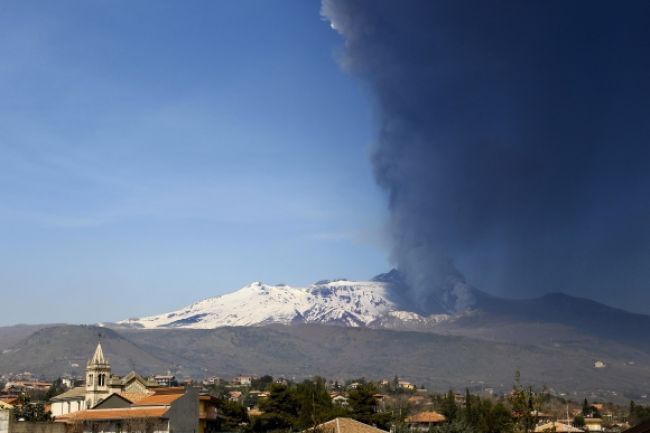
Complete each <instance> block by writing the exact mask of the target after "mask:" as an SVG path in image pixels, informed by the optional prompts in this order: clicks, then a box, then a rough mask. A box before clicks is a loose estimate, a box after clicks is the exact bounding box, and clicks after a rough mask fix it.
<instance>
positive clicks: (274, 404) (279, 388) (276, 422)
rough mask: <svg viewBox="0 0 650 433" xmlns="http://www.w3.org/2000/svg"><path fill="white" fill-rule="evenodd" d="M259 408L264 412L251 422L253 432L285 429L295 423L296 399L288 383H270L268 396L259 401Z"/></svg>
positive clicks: (296, 418) (296, 419) (296, 417)
mask: <svg viewBox="0 0 650 433" xmlns="http://www.w3.org/2000/svg"><path fill="white" fill-rule="evenodd" d="M260 409H261V410H262V411H263V412H264V413H263V414H262V415H261V416H259V417H257V418H255V421H254V422H253V431H255V432H269V431H279V430H287V429H291V428H293V427H294V426H295V425H296V424H297V421H298V401H297V399H296V395H295V393H294V392H293V391H292V389H291V388H290V387H289V385H284V384H278V383H274V384H273V385H271V388H270V392H269V397H268V398H266V399H264V400H262V401H260Z"/></svg>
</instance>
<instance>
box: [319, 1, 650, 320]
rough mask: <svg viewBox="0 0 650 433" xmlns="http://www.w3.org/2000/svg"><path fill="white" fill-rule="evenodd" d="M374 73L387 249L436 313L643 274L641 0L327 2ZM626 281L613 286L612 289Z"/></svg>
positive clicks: (644, 53)
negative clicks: (484, 297)
mask: <svg viewBox="0 0 650 433" xmlns="http://www.w3.org/2000/svg"><path fill="white" fill-rule="evenodd" d="M322 12H323V15H324V16H325V17H326V18H327V19H328V20H330V22H331V23H332V27H333V28H335V29H336V30H337V31H338V32H339V33H340V34H341V35H343V37H344V38H345V41H346V51H345V55H344V57H343V59H342V66H343V67H344V68H345V69H346V70H347V71H350V72H351V73H353V74H355V75H356V76H359V77H360V78H361V79H362V80H364V81H365V82H366V83H368V84H369V86H370V89H371V90H372V93H373V95H374V97H375V98H376V105H377V117H378V126H379V131H378V136H377V143H376V147H375V148H374V151H373V157H372V162H373V166H374V171H375V176H376V179H377V182H378V183H379V185H381V187H383V188H384V189H385V190H386V191H387V193H388V197H389V208H390V212H391V236H392V242H393V248H392V256H391V257H392V260H393V261H394V262H395V264H396V265H397V267H398V268H399V270H400V271H401V272H402V274H403V275H404V277H405V279H406V281H407V283H408V284H407V286H408V287H409V289H407V290H408V295H409V297H410V298H411V299H412V300H413V301H414V302H418V303H424V304H426V305H427V308H429V309H431V310H436V309H438V310H447V311H448V310H457V309H463V308H466V307H467V306H469V305H471V304H472V303H473V302H474V300H473V295H472V292H471V290H470V289H468V288H467V287H468V286H467V284H465V280H464V278H463V276H462V275H461V273H460V272H459V271H458V270H457V269H456V267H458V269H462V270H463V272H464V273H465V274H466V276H467V278H468V280H469V282H471V283H472V284H475V285H477V286H479V287H481V288H484V289H486V290H488V291H491V292H494V293H499V294H503V295H515V296H529V295H534V294H538V293H542V292H548V291H559V290H569V291H573V292H574V293H577V294H585V295H587V294H588V295H590V296H595V297H596V298H598V297H601V298H602V297H604V296H608V294H609V293H611V290H612V289H613V288H617V289H619V290H620V292H619V296H621V297H625V296H628V295H629V296H630V297H632V295H633V294H635V293H636V294H639V293H643V292H644V290H646V289H647V288H648V287H649V285H650V265H649V264H650V248H649V246H650V223H649V221H650V199H648V197H649V196H650V176H649V175H648V173H649V172H650V169H649V168H648V167H649V165H648V164H649V163H648V161H649V160H650V159H649V158H648V157H649V156H650V146H649V145H648V143H650V116H649V115H650V80H648V79H647V73H648V71H650V55H648V47H650V30H648V29H649V28H650V27H649V26H647V23H646V20H647V17H648V16H650V2H645V1H630V2H623V3H617V4H616V5H614V4H612V3H611V2H598V1H596V2H580V1H577V2H544V1H538V2H533V1H531V2H522V1H519V0H512V1H498V2H475V1H472V2H465V1H462V0H449V1H430V0H422V1H417V0H409V1H405V2H398V1H390V0H385V1H382V0H372V1H371V0H324V2H323V6H322ZM621 289H622V290H621Z"/></svg>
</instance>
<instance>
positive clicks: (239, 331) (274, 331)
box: [0, 324, 650, 400]
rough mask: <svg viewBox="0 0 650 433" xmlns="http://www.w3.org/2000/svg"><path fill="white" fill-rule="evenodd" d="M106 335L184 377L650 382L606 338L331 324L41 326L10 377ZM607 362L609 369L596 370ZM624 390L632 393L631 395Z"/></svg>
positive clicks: (500, 386)
mask: <svg viewBox="0 0 650 433" xmlns="http://www.w3.org/2000/svg"><path fill="white" fill-rule="evenodd" d="M99 331H101V332H102V333H103V337H102V344H103V346H104V348H105V351H106V356H107V358H108V359H109V360H110V362H111V364H112V366H113V370H114V372H116V373H117V374H125V373H126V372H128V371H129V370H131V369H135V370H136V371H138V372H140V373H142V374H154V373H162V372H166V371H167V370H171V371H172V372H173V373H174V374H176V375H178V376H179V377H194V378H202V377H206V376H211V375H217V376H221V377H225V378H229V377H231V376H233V375H236V374H240V373H248V374H256V375H262V374H272V375H274V376H284V377H287V378H295V379H296V380H301V379H302V378H305V377H309V376H313V375H316V374H318V375H323V376H325V377H328V378H331V379H345V378H354V377H360V376H365V377H367V378H372V379H380V378H386V377H389V378H390V377H393V376H394V375H395V374H398V375H400V376H402V377H404V378H406V379H408V380H410V381H412V382H414V383H416V384H418V385H420V384H426V385H427V386H428V387H429V388H430V389H435V390H438V391H445V390H447V389H449V388H454V389H457V390H462V389H464V388H465V387H469V388H470V389H473V390H480V389H484V388H488V387H489V388H494V389H495V390H497V391H501V392H507V391H508V390H509V388H510V387H511V385H512V381H513V377H514V374H515V371H516V370H517V369H519V370H520V371H521V373H522V377H523V379H524V380H525V382H526V383H532V384H535V385H539V386H541V385H544V384H545V385H548V386H549V387H550V388H551V389H552V390H554V391H555V392H557V393H562V392H564V393H573V392H576V393H577V394H575V396H576V398H577V397H581V396H589V395H591V394H592V393H594V394H595V395H597V396H599V397H600V398H603V399H619V400H620V399H622V398H635V399H636V398H639V396H640V395H641V394H643V393H646V392H647V390H648V389H649V388H650V355H649V354H648V353H645V352H640V351H637V350H634V349H633V348H629V347H619V348H617V349H616V350H612V348H613V347H614V346H613V345H611V344H602V342H600V341H596V340H594V341H588V342H580V341H576V342H574V343H573V344H571V345H570V346H569V345H560V346H555V345H533V344H527V345H526V344H505V343H495V342H488V341H482V340H478V339H473V338H466V337H455V336H443V335H437V334H433V333H423V332H396V331H389V330H378V329H367V328H348V327H336V326H325V325H302V324H298V325H293V326H280V325H270V326H262V327H234V328H232V327H222V328H217V329H198V330H195V329H154V330H145V329H135V328H130V329H129V328H125V329H122V330H120V331H118V332H114V331H111V330H105V329H102V328H96V327H84V326H61V327H54V328H48V329H46V330H42V331H39V332H37V333H35V334H34V335H33V336H31V337H28V338H27V339H25V340H23V341H22V342H20V343H18V344H17V345H15V346H14V351H13V352H11V353H5V354H0V373H4V372H10V371H24V370H25V369H27V370H29V371H32V372H33V373H36V374H39V375H44V376H45V377H48V378H54V377H57V376H59V375H61V374H64V373H66V372H71V371H70V364H71V362H73V363H76V364H79V369H78V371H77V374H79V373H80V372H81V371H83V368H84V367H85V363H86V361H87V359H88V357H90V356H91V354H92V351H93V350H94V346H95V344H96V342H97V332H99ZM595 361H602V362H603V363H604V365H605V367H604V368H596V367H595V365H594V363H595ZM623 396H624V397H623Z"/></svg>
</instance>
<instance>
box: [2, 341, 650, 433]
mask: <svg viewBox="0 0 650 433" xmlns="http://www.w3.org/2000/svg"><path fill="white" fill-rule="evenodd" d="M91 350H92V348H89V355H90V358H89V360H88V363H87V365H86V368H85V377H83V378H82V377H73V376H71V375H62V376H61V377H58V378H45V377H39V376H37V375H34V374H31V373H29V372H19V373H11V374H6V375H3V376H2V377H1V378H0V381H1V382H2V383H1V384H0V385H1V389H2V395H0V433H32V432H33V433H136V432H142V433H215V432H240V433H263V432H322V433H383V432H393V433H437V432H440V433H454V432H468V433H499V432H504V433H505V432H512V433H515V432H525V433H528V432H556V433H563V432H566V433H580V432H630V433H641V432H646V431H650V407H647V406H644V405H640V404H635V402H634V401H630V402H629V405H621V404H615V403H611V402H604V401H589V400H588V399H584V400H583V401H571V400H569V399H566V398H564V397H562V396H557V395H552V394H551V393H549V392H548V391H547V390H546V389H544V388H539V387H533V386H530V385H527V384H526V381H525V378H522V377H520V374H519V372H518V371H515V372H513V381H512V388H511V389H510V390H509V391H508V392H505V393H498V392H495V391H494V390H493V389H489V388H487V389H484V390H482V391H480V392H477V391H472V392H470V391H469V390H463V389H457V390H454V389H450V390H447V391H440V390H438V391H433V390H430V389H426V388H425V387H424V386H423V385H420V384H417V383H412V382H411V381H409V380H408V378H403V377H400V376H398V375H395V376H394V377H387V378H385V379H383V380H373V381H371V380H366V379H365V378H363V377H361V378H336V379H332V378H323V377H318V376H316V377H312V378H308V379H302V380H296V379H295V378H285V377H272V376H270V375H263V376H259V377H258V376H254V375H249V374H240V375H237V376H235V377H229V378H221V377H205V378H201V379H185V378H184V379H182V380H177V378H176V377H175V376H174V375H173V374H171V373H166V374H158V375H152V376H143V375H140V374H138V373H137V372H135V371H131V372H130V373H128V374H126V375H124V376H118V375H116V374H114V373H113V370H112V368H111V362H110V360H109V359H108V358H107V357H106V356H105V355H104V351H103V348H102V345H101V343H98V344H97V346H96V347H95V350H94V352H91ZM48 379H49V380H48Z"/></svg>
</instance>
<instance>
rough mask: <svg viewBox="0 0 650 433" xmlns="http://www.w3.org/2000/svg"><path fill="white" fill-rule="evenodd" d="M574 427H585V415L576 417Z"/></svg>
mask: <svg viewBox="0 0 650 433" xmlns="http://www.w3.org/2000/svg"><path fill="white" fill-rule="evenodd" d="M573 426H574V427H578V428H582V427H584V426H585V417H584V415H581V414H579V415H576V416H575V417H574V418H573Z"/></svg>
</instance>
